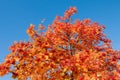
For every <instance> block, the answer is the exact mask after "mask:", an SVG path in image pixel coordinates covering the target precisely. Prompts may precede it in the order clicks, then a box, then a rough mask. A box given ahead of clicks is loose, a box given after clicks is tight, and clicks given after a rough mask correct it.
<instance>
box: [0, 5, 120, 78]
mask: <svg viewBox="0 0 120 80" xmlns="http://www.w3.org/2000/svg"><path fill="white" fill-rule="evenodd" d="M76 12H77V9H76V8H75V7H70V8H69V9H68V10H66V12H65V13H64V16H63V17H61V16H57V17H56V19H55V20H54V21H53V23H52V25H49V26H48V29H47V30H46V31H45V30H44V28H45V27H44V26H43V25H42V24H41V25H39V28H38V30H35V29H34V27H35V26H34V25H32V24H31V25H30V27H29V28H28V30H27V33H28V35H29V36H30V40H29V41H28V42H24V41H20V42H14V44H13V45H12V46H10V48H9V49H10V50H11V53H10V54H8V55H7V56H6V58H5V61H4V62H3V63H1V64H0V76H4V75H5V74H7V73H12V78H17V79H18V80H27V79H28V80H29V79H30V80H120V63H119V60H120V52H119V51H117V50H113V48H112V46H111V40H110V39H108V38H107V37H106V35H105V34H104V32H103V31H104V28H105V27H104V26H102V25H99V24H98V23H97V22H91V21H90V19H85V20H75V22H73V21H72V19H71V16H72V15H73V14H74V13H76ZM42 30H43V31H42Z"/></svg>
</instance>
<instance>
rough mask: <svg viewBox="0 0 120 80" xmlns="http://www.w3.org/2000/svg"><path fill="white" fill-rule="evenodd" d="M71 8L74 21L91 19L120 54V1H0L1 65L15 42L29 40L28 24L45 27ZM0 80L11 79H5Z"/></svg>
mask: <svg viewBox="0 0 120 80" xmlns="http://www.w3.org/2000/svg"><path fill="white" fill-rule="evenodd" d="M70 6H75V7H77V9H78V13H77V14H76V15H74V19H75V18H76V19H85V18H90V19H91V20H92V21H97V22H99V23H100V24H102V25H105V26H106V29H105V33H106V34H107V36H108V38H110V39H111V40H112V42H113V43H112V45H113V48H114V49H117V50H120V36H119V34H120V22H119V21H120V0H0V62H2V61H3V60H4V58H5V56H6V55H7V54H8V53H9V52H10V51H9V50H8V47H9V46H10V45H12V43H13V42H14V41H20V40H25V41H26V40H28V36H27V34H26V29H27V28H28V26H29V24H31V23H32V24H34V25H36V27H37V25H38V24H39V23H40V22H41V20H42V19H44V18H45V19H46V20H45V22H44V25H48V24H51V23H52V21H53V20H54V18H55V16H56V15H61V16H62V15H63V13H64V11H65V10H66V9H68V8H69V7H70ZM0 80H12V79H11V78H10V75H6V76H4V77H0Z"/></svg>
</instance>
